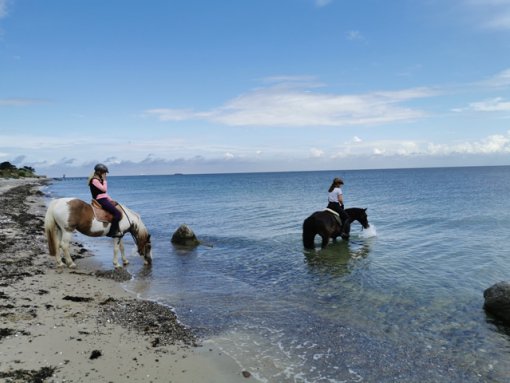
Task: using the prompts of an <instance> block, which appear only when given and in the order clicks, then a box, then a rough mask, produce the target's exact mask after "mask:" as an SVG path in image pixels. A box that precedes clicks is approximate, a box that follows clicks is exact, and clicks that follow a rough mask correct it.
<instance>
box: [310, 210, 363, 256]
mask: <svg viewBox="0 0 510 383" xmlns="http://www.w3.org/2000/svg"><path fill="white" fill-rule="evenodd" d="M345 212H346V213H347V215H348V216H349V221H348V225H347V227H346V229H347V230H346V234H347V236H344V237H343V238H344V239H349V232H350V223H351V222H353V221H358V222H359V223H360V224H361V226H363V228H364V229H368V227H369V226H370V225H369V224H368V217H367V209H362V208H359V207H353V208H349V209H345ZM341 233H342V225H341V224H340V219H339V218H338V217H337V216H336V215H335V214H334V213H332V212H330V211H328V210H323V211H316V212H315V213H313V214H312V215H311V216H310V217H308V218H307V219H305V221H304V222H303V245H304V247H305V248H307V249H313V248H314V247H315V245H314V240H315V236H316V235H317V234H319V235H320V236H321V237H322V244H321V247H322V248H325V247H326V245H327V244H328V243H329V239H330V238H333V239H336V238H337V237H338V236H340V234H341Z"/></svg>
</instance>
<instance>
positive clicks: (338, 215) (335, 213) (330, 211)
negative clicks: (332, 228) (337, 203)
mask: <svg viewBox="0 0 510 383" xmlns="http://www.w3.org/2000/svg"><path fill="white" fill-rule="evenodd" d="M324 211H327V212H329V213H331V214H334V215H336V216H337V217H340V214H338V213H337V212H336V211H334V210H331V209H328V208H326V209H324Z"/></svg>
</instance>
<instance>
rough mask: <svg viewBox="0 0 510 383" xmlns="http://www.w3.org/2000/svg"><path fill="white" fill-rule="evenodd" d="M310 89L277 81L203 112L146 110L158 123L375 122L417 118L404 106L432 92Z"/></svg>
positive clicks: (420, 114) (292, 124)
mask: <svg viewBox="0 0 510 383" xmlns="http://www.w3.org/2000/svg"><path fill="white" fill-rule="evenodd" d="M313 86H314V87H315V86H316V84H314V85H313ZM309 88H310V87H309V86H305V84H300V85H299V87H298V86H297V85H296V84H293V85H292V86H284V85H282V84H279V85H276V86H272V87H269V88H258V89H255V90H253V91H251V92H248V93H245V94H242V95H240V96H238V97H236V98H234V99H232V100H229V101H227V102H226V103H225V104H224V105H223V106H220V107H217V108H214V109H211V110H207V111H191V110H189V109H186V110H183V109H161V108H160V109H150V110H147V111H146V113H147V114H148V115H152V116H156V117H158V118H159V119H160V120H162V121H182V120H186V119H198V120H205V121H209V122H214V123H219V124H224V125H228V126H270V127H274V126H287V127H310V126H349V125H350V126H352V125H376V124H384V123H389V122H395V121H410V120H415V119H418V118H422V117H423V116H424V115H425V113H424V112H423V111H421V110H418V109H414V108H411V107H406V106H405V105H403V104H404V103H405V102H407V101H410V100H414V99H419V98H425V97H430V96H432V95H435V94H437V91H434V90H432V89H428V88H412V89H403V90H398V91H387V92H372V93H365V94H332V93H317V92H312V91H311V90H310V89H309Z"/></svg>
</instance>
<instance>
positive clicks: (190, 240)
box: [172, 224, 200, 247]
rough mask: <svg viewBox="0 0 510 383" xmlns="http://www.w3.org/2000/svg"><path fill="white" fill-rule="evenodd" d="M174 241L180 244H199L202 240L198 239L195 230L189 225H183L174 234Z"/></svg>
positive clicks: (190, 245) (191, 245)
mask: <svg viewBox="0 0 510 383" xmlns="http://www.w3.org/2000/svg"><path fill="white" fill-rule="evenodd" d="M172 243H173V244H175V245H179V246H189V247H193V246H198V245H199V244H200V241H199V240H198V239H197V237H196V235H195V233H193V230H191V229H190V228H189V227H188V226H187V225H184V224H183V225H181V226H179V228H178V229H177V230H176V231H175V233H174V234H173V235H172Z"/></svg>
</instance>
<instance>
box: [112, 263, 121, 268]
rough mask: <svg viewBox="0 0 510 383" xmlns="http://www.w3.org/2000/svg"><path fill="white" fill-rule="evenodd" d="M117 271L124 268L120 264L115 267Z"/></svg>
mask: <svg viewBox="0 0 510 383" xmlns="http://www.w3.org/2000/svg"><path fill="white" fill-rule="evenodd" d="M113 266H114V267H115V268H116V269H122V266H121V265H119V264H118V263H117V264H116V265H113Z"/></svg>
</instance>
